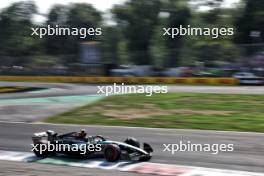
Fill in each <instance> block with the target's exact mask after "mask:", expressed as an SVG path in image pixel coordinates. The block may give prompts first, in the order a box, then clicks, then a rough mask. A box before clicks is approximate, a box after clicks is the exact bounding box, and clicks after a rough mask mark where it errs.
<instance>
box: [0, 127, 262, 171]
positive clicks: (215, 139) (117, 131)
mask: <svg viewBox="0 0 264 176" xmlns="http://www.w3.org/2000/svg"><path fill="white" fill-rule="evenodd" d="M80 128H85V129H86V130H87V133H88V134H89V135H97V134H101V135H104V136H107V137H110V138H112V139H114V140H124V139H126V137H129V136H133V137H136V138H138V139H139V140H140V141H145V142H148V143H150V144H151V145H152V146H153V148H154V150H155V154H154V157H153V159H152V160H151V161H152V162H155V163H165V164H177V165H189V166H199V167H208V168H220V169H231V170H243V171H252V172H262V173H263V172H264V156H263V152H264V151H263V149H264V144H263V142H261V141H263V139H264V134H260V133H236V132H216V131H199V130H174V129H144V128H126V127H105V126H80V125H76V126H75V125H49V124H24V123H0V150H11V151H30V147H31V146H30V144H31V138H30V137H31V136H32V134H33V133H34V132H39V131H45V130H47V129H52V130H55V131H57V132H59V133H65V132H69V131H79V130H80ZM180 140H182V141H191V142H192V143H195V144H230V143H231V144H234V146H235V150H234V152H222V153H219V154H217V155H213V154H211V153H206V152H177V153H175V154H174V155H172V154H171V153H169V152H164V151H163V150H164V147H163V144H174V143H179V141H180Z"/></svg>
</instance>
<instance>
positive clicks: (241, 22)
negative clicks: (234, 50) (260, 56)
mask: <svg viewBox="0 0 264 176" xmlns="http://www.w3.org/2000/svg"><path fill="white" fill-rule="evenodd" d="M263 9H264V1H261V0H245V8H244V10H243V12H242V15H241V16H239V17H238V18H237V22H236V27H237V35H236V38H235V42H236V43H242V44H252V47H250V45H249V46H248V47H245V48H246V54H247V55H250V54H253V53H255V52H257V51H258V50H259V49H260V48H259V47H258V46H257V45H255V44H258V43H263V40H264V11H263ZM261 48H262V47H261Z"/></svg>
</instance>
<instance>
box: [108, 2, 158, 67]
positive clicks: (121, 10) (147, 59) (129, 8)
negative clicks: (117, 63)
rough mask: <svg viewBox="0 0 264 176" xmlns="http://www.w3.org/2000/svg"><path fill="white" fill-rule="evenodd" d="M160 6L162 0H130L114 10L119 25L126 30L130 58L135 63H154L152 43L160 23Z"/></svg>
mask: <svg viewBox="0 0 264 176" xmlns="http://www.w3.org/2000/svg"><path fill="white" fill-rule="evenodd" d="M160 8H161V2H160V0H151V1H146V0H129V1H127V2H126V3H125V4H124V5H118V6H115V7H114V8H113V10H112V12H113V14H114V16H115V18H116V19H117V23H118V24H119V25H118V26H119V27H122V29H123V31H124V36H125V38H126V39H127V48H128V52H129V55H130V59H131V61H132V63H134V64H139V65H149V64H151V63H152V60H151V56H150V43H151V38H152V36H153V33H154V28H155V25H156V24H157V23H158V17H159V12H160Z"/></svg>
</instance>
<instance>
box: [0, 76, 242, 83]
mask: <svg viewBox="0 0 264 176" xmlns="http://www.w3.org/2000/svg"><path fill="white" fill-rule="evenodd" d="M0 81H31V82H35V81H36V82H69V83H127V84H188V85H237V84H238V80H237V79H235V78H195V77H188V78H178V77H81V76H0Z"/></svg>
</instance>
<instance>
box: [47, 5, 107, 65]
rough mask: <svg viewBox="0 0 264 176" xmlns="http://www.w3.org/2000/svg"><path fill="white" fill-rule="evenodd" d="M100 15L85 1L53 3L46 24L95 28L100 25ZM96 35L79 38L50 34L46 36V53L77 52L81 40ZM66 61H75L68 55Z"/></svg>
mask: <svg viewBox="0 0 264 176" xmlns="http://www.w3.org/2000/svg"><path fill="white" fill-rule="evenodd" d="M101 22H102V16H101V13H100V12H99V11H97V10H96V9H95V8H94V7H93V6H91V5H90V4H86V3H75V4H71V5H69V6H63V5H55V6H54V7H53V8H52V9H51V10H50V12H49V14H48V20H47V22H46V24H47V25H53V26H55V25H58V26H59V27H72V28H82V27H83V28H87V29H88V28H96V27H100V25H101ZM95 39H97V38H96V37H90V36H88V35H87V38H84V39H80V37H79V36H50V37H47V41H46V48H47V52H48V54H53V55H54V54H78V53H79V43H80V42H82V41H89V40H95ZM69 58H70V60H65V62H66V63H68V62H77V61H78V57H75V58H74V59H73V58H72V57H69Z"/></svg>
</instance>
